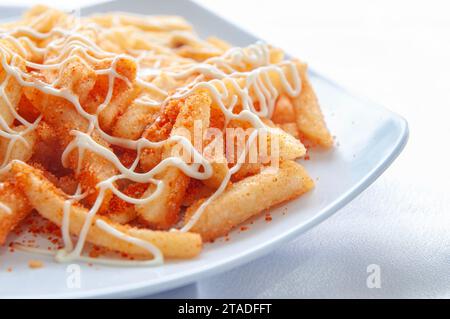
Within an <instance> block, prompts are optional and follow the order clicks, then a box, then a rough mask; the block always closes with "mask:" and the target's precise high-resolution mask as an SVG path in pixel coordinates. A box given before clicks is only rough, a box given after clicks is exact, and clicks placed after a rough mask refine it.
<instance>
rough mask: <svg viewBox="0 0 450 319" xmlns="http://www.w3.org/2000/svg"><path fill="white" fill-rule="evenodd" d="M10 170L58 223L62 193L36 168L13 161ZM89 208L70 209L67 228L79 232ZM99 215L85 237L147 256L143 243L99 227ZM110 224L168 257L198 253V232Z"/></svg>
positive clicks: (39, 208)
mask: <svg viewBox="0 0 450 319" xmlns="http://www.w3.org/2000/svg"><path fill="white" fill-rule="evenodd" d="M12 170H13V172H14V173H15V174H16V179H17V181H18V183H19V185H20V188H21V189H22V190H23V191H24V192H25V193H26V195H27V197H28V199H29V201H30V203H31V205H32V206H33V207H34V208H35V209H36V210H37V211H38V212H39V214H41V215H42V216H43V217H44V218H46V219H48V220H50V221H52V222H54V223H55V224H57V225H59V226H61V224H62V219H63V207H64V202H65V200H66V199H65V198H64V195H63V194H62V193H61V192H60V191H59V190H58V189H57V188H56V187H55V186H54V185H53V184H52V183H50V182H49V181H48V180H46V179H45V177H43V176H42V175H40V174H39V172H38V171H36V170H35V169H33V168H31V167H29V166H25V165H23V164H19V163H14V164H13V169H12ZM87 215H88V211H87V210H86V209H85V208H83V207H81V206H78V205H73V206H72V207H71V209H70V232H71V233H72V234H75V235H78V234H79V233H80V231H81V228H82V226H83V224H84V222H85V220H86V218H87ZM98 220H103V219H102V218H101V217H94V219H93V221H92V226H91V228H90V230H89V233H88V235H87V240H88V241H89V242H91V243H93V244H95V245H98V246H101V247H105V248H108V249H111V250H113V251H118V252H123V253H128V254H131V255H137V256H148V255H149V253H148V251H146V250H145V249H143V248H142V247H138V246H136V245H133V244H130V243H128V242H126V241H124V240H120V239H118V238H116V237H114V236H112V235H111V234H110V233H108V232H106V231H104V230H103V229H101V228H100V227H98V223H97V221H98ZM105 221H106V222H107V223H108V224H110V225H111V226H112V227H114V228H115V229H117V230H118V231H120V232H121V233H124V234H127V235H129V236H132V237H136V238H139V239H142V240H144V241H147V242H149V243H152V244H154V245H155V246H156V247H158V248H159V249H160V250H161V252H162V253H163V255H164V256H165V257H167V258H192V257H195V256H196V255H198V254H199V253H200V250H201V247H202V242H201V239H200V237H199V236H198V235H196V234H191V233H177V232H159V231H152V230H146V229H137V228H134V227H127V226H123V225H120V224H114V223H112V222H108V221H107V220H105Z"/></svg>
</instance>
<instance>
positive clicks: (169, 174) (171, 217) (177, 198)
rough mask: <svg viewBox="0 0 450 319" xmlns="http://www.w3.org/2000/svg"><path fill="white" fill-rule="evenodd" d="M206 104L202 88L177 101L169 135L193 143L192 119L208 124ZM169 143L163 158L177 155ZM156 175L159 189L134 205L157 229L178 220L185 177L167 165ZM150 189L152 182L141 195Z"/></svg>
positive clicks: (152, 190) (193, 122) (208, 101)
mask: <svg viewBox="0 0 450 319" xmlns="http://www.w3.org/2000/svg"><path fill="white" fill-rule="evenodd" d="M210 106H211V98H210V97H209V95H208V94H207V93H205V92H200V93H199V94H194V95H191V96H189V97H188V98H187V99H186V100H185V101H184V103H182V105H181V109H180V112H179V114H178V116H177V119H176V122H175V124H174V126H173V129H172V131H171V136H184V137H185V138H186V139H188V140H191V143H193V137H194V134H195V133H194V125H195V124H196V122H197V121H198V123H199V124H198V125H200V127H201V128H202V127H209V112H210ZM177 145H178V144H177ZM173 146H174V145H167V146H165V149H164V154H163V158H165V159H167V158H169V157H171V156H176V155H177V154H172V151H173V149H174V148H173ZM157 177H158V179H160V180H161V181H162V182H163V183H164V188H163V190H162V193H161V194H159V195H158V196H157V197H155V199H154V200H151V201H149V202H148V203H146V204H143V205H139V206H137V207H136V209H137V211H138V213H139V215H140V217H141V218H142V219H143V220H144V221H145V222H147V223H149V224H150V225H152V226H153V227H156V228H158V229H166V228H168V227H170V226H172V225H173V224H174V223H175V222H176V221H177V220H178V214H179V211H180V206H181V203H182V201H183V197H184V194H185V191H186V188H187V186H188V184H189V177H188V176H186V175H185V174H184V173H183V172H182V171H181V170H180V169H179V168H177V167H171V166H169V167H168V168H167V169H166V170H165V171H163V172H162V173H161V175H160V176H157ZM154 190H155V188H154V186H150V187H149V189H148V190H147V191H146V192H145V193H144V195H143V197H146V196H149V195H151V194H152V193H153V192H154Z"/></svg>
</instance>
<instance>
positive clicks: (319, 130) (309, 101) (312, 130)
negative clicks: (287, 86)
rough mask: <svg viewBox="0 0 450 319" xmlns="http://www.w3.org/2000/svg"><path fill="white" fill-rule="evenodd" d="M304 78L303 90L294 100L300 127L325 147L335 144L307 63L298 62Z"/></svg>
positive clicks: (304, 132)
mask: <svg viewBox="0 0 450 319" xmlns="http://www.w3.org/2000/svg"><path fill="white" fill-rule="evenodd" d="M297 68H298V70H299V73H300V75H301V78H302V91H301V93H300V95H299V96H298V97H296V98H294V99H293V100H292V102H293V104H294V110H295V116H296V122H297V126H298V129H299V131H300V133H301V134H302V135H304V136H305V137H306V138H308V139H309V140H311V141H312V142H314V143H317V144H318V145H320V146H323V147H325V148H330V147H331V146H332V145H333V137H332V136H331V134H330V132H329V131H328V128H327V127H326V124H325V121H324V118H323V115H322V111H321V110H320V107H319V102H318V100H317V97H316V95H315V93H314V90H313V88H312V86H311V84H310V83H309V80H308V75H307V73H306V65H305V64H302V63H300V62H298V63H297Z"/></svg>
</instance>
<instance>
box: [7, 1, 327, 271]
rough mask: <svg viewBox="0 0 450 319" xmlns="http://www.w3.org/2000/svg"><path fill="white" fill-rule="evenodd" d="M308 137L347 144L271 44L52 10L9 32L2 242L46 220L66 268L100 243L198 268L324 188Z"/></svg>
mask: <svg viewBox="0 0 450 319" xmlns="http://www.w3.org/2000/svg"><path fill="white" fill-rule="evenodd" d="M303 141H305V142H306V141H307V142H311V141H312V142H313V144H316V145H318V146H322V147H331V146H332V144H333V139H332V137H331V135H330V133H329V131H328V129H327V127H326V125H325V122H324V118H323V115H322V113H321V110H320V107H319V105H318V101H317V98H316V96H315V93H314V91H313V89H312V87H311V84H310V82H309V80H308V77H307V71H306V65H305V64H302V63H301V62H298V61H296V60H286V59H285V57H284V53H283V51H282V50H280V49H278V48H275V47H273V46H271V45H268V44H265V43H263V42H257V43H255V44H251V45H249V46H247V47H243V48H239V47H232V46H231V45H230V44H228V43H227V42H226V41H224V40H222V39H219V38H215V37H210V38H207V39H202V38H200V37H199V36H198V35H197V33H196V32H195V30H194V29H193V28H192V26H191V25H190V24H189V23H188V22H187V21H185V20H184V19H183V18H181V17H178V16H142V15H135V14H124V13H106V14H98V15H95V16H91V17H77V16H73V15H70V14H67V13H65V12H62V11H59V10H56V9H51V8H47V7H45V6H36V7H34V8H32V9H31V10H29V11H28V12H27V13H25V15H24V16H23V18H22V19H19V20H18V21H15V22H11V23H6V24H2V25H0V162H1V163H0V175H1V176H0V181H3V183H1V184H0V185H1V186H0V243H4V242H5V240H6V236H7V235H8V233H9V232H11V230H12V229H14V228H15V227H16V226H17V225H19V224H20V222H21V221H22V219H23V218H24V217H25V216H27V215H28V213H29V212H30V211H31V210H32V209H35V210H37V211H38V212H39V214H40V215H41V216H43V217H44V218H46V219H48V220H49V221H51V222H52V223H54V224H55V225H57V226H59V227H60V231H61V237H62V238H61V239H62V241H63V243H64V244H63V247H59V248H58V250H55V251H54V253H55V260H56V261H58V262H67V261H71V260H74V259H75V260H87V259H88V260H89V258H88V257H86V256H84V255H83V249H84V246H85V243H86V242H90V243H92V244H94V245H97V246H101V247H103V248H105V249H106V250H112V251H116V252H119V253H121V254H122V255H128V256H132V258H137V259H138V260H139V261H136V262H132V263H128V265H131V264H133V265H134V264H136V263H138V264H141V265H153V264H158V263H160V262H161V261H162V259H163V257H167V258H192V257H195V256H197V255H198V254H199V253H200V251H201V248H202V240H204V241H209V240H213V239H215V238H217V237H218V236H222V235H224V234H226V233H228V232H229V231H230V230H231V229H232V228H233V227H236V226H237V225H239V224H240V223H242V222H244V221H246V220H247V219H248V218H250V217H252V216H255V215H257V214H258V213H259V212H261V211H262V210H265V209H268V208H270V207H272V206H273V205H276V204H278V203H282V202H285V201H288V200H290V199H293V198H295V197H298V196H300V195H302V194H303V193H304V192H307V191H309V190H310V189H312V187H313V186H314V185H313V182H312V180H311V179H310V178H309V176H308V174H307V173H306V172H305V170H304V169H303V167H301V166H300V165H299V164H296V163H295V162H294V161H295V160H297V159H299V158H301V157H303V156H305V155H306V149H305V147H304V145H303V143H302V142H303ZM183 213H185V214H184V217H183ZM31 218H33V217H31ZM137 227H143V228H137ZM180 227H181V228H180ZM176 228H180V229H178V230H177V229H176ZM169 229H170V231H161V230H169ZM190 230H192V231H193V232H194V233H190V232H189V231H190ZM28 248H30V247H28ZM30 249H31V248H30ZM151 257H153V258H152V259H148V258H151ZM142 258H145V260H142ZM141 261H143V263H142V262H141ZM104 262H105V263H107V264H116V265H117V264H124V263H125V261H121V260H120V259H117V260H104ZM128 262H129V261H128ZM140 262H141V263H140Z"/></svg>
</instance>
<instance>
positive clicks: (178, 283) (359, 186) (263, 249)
mask: <svg viewBox="0 0 450 319" xmlns="http://www.w3.org/2000/svg"><path fill="white" fill-rule="evenodd" d="M188 1H189V2H191V4H192V5H194V6H197V7H198V8H199V9H201V10H204V11H206V12H207V13H208V14H210V15H213V16H215V17H217V18H219V19H221V20H223V21H225V22H227V23H229V24H231V25H233V26H234V27H235V28H238V29H239V30H240V31H241V32H244V33H246V34H247V35H249V36H253V37H255V36H254V35H253V34H252V33H250V32H249V31H247V30H245V29H242V28H241V27H240V26H239V25H237V24H235V23H233V22H232V21H229V20H227V19H225V18H224V17H222V16H220V15H218V14H217V13H215V12H213V11H211V10H210V9H209V8H207V7H204V6H202V5H200V4H199V3H198V2H197V1H193V0H188ZM110 2H116V1H110ZM110 2H102V3H97V4H93V5H89V6H87V7H86V8H93V7H96V6H102V5H107V4H108V3H110ZM124 10H126V9H124ZM309 73H310V74H312V75H313V76H314V77H317V78H318V79H320V80H322V81H325V82H328V83H329V84H331V85H332V86H333V87H335V88H338V89H339V91H341V92H343V93H344V94H347V95H348V96H349V97H352V98H356V99H358V100H359V101H361V102H365V103H367V102H368V101H367V100H366V99H365V98H364V97H361V96H359V95H357V94H353V93H352V92H351V91H349V90H347V89H346V88H343V87H342V86H340V85H339V84H337V83H336V82H334V81H333V80H330V79H329V78H327V77H324V76H322V75H321V74H320V73H318V72H317V71H315V70H314V69H310V70H309ZM368 104H370V106H371V107H374V108H378V109H382V110H383V111H384V112H386V113H387V114H388V115H389V118H390V119H392V120H395V123H396V126H397V127H398V130H399V132H398V136H397V138H396V140H395V142H394V143H392V146H391V147H392V149H391V151H390V153H388V154H386V155H385V156H384V157H383V158H381V159H380V161H379V163H378V164H377V165H375V166H373V167H372V168H371V169H370V170H369V171H368V172H367V173H366V174H365V175H364V177H363V178H361V179H360V180H359V181H358V183H355V184H354V185H352V187H350V188H349V189H348V190H347V191H346V192H345V193H343V194H342V195H341V196H339V197H338V198H336V199H334V200H333V201H331V202H330V203H328V205H327V206H325V207H324V208H323V209H322V210H321V211H320V212H319V213H318V214H317V215H316V216H314V217H312V218H310V219H309V220H307V221H305V222H304V223H302V224H301V225H298V226H296V227H294V228H292V229H290V230H289V231H288V232H286V233H283V234H281V235H278V236H276V237H274V238H271V239H270V240H268V241H265V242H263V243H262V244H259V245H258V246H255V247H254V248H253V249H252V250H251V251H246V252H243V253H239V254H236V255H233V256H230V257H229V258H226V259H220V260H219V261H218V262H214V263H210V264H208V265H206V266H203V267H200V268H195V269H193V270H188V271H184V272H182V273H181V275H179V274H172V275H168V276H165V277H163V279H161V280H160V281H158V282H156V283H155V282H153V283H148V281H145V280H144V281H141V282H138V283H131V284H122V285H117V286H112V287H105V288H98V289H92V290H88V291H83V290H80V291H76V292H67V293H59V294H58V295H56V294H42V295H37V296H22V295H11V296H4V297H3V298H7V299H15V298H26V299H35V298H49V299H53V298H133V297H139V296H144V295H151V294H155V293H162V292H164V291H168V290H171V289H175V288H177V287H182V286H185V285H188V284H191V283H193V282H195V281H197V280H198V279H199V278H200V277H201V278H208V277H211V276H213V275H217V274H220V273H223V272H225V271H227V270H231V269H233V268H236V267H238V266H241V265H244V264H246V263H249V262H251V261H253V260H255V259H257V258H259V257H262V256H263V255H265V254H268V253H269V252H271V251H273V250H274V249H276V248H277V247H279V246H281V245H282V244H283V243H286V242H290V241H292V240H293V239H294V238H296V237H298V236H299V235H300V234H302V233H304V232H306V231H308V230H310V229H311V228H313V227H315V226H317V225H318V224H320V223H321V222H323V221H324V220H326V219H328V218H329V217H331V216H332V215H333V214H335V213H336V212H338V211H339V210H340V209H341V208H343V207H344V206H346V205H347V204H348V203H350V202H351V201H352V200H353V199H355V198H356V197H357V196H358V195H359V194H361V193H362V192H363V191H364V190H366V189H367V188H368V187H369V186H370V185H371V184H372V183H374V182H375V181H376V180H377V179H378V177H380V176H381V174H383V173H384V171H386V169H387V168H388V167H389V166H390V165H391V164H392V163H393V162H394V161H395V159H396V158H397V157H398V156H399V155H400V154H401V152H402V151H403V149H404V148H405V146H406V144H407V142H408V139H409V126H408V122H407V121H406V119H405V118H403V117H402V116H401V115H399V114H397V113H395V112H393V111H391V110H389V109H387V108H386V107H384V106H382V105H379V104H377V103H373V102H368Z"/></svg>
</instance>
